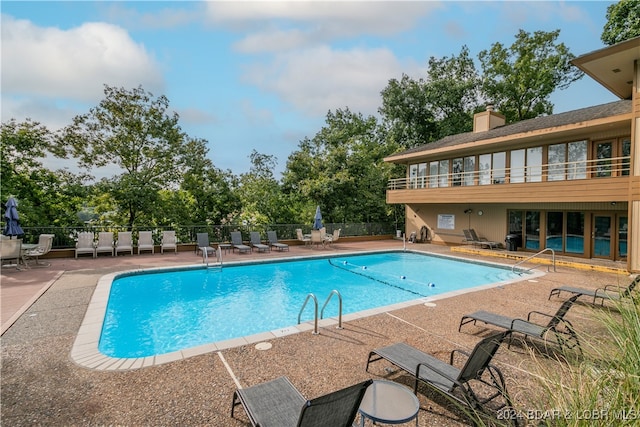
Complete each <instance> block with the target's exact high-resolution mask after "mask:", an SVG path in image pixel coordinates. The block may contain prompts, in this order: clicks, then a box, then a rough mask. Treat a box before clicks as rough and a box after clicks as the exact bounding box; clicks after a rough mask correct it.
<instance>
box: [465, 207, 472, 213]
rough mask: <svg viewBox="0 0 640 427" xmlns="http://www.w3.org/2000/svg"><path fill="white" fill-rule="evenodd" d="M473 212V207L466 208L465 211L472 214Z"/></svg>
mask: <svg viewBox="0 0 640 427" xmlns="http://www.w3.org/2000/svg"><path fill="white" fill-rule="evenodd" d="M471 212H473V209H471V208H469V209H465V210H464V213H466V214H470V213H471Z"/></svg>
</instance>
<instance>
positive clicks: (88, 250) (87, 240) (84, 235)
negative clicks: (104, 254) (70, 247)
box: [76, 231, 96, 258]
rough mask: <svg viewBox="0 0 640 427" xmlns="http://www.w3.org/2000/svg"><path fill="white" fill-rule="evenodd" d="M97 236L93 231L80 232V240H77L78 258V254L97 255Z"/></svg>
mask: <svg viewBox="0 0 640 427" xmlns="http://www.w3.org/2000/svg"><path fill="white" fill-rule="evenodd" d="M94 238H95V236H94V234H93V232H91V231H82V232H80V233H78V240H77V241H76V258H78V254H92V255H93V257H94V258H95V257H96V245H95V242H94V241H93V239H94Z"/></svg>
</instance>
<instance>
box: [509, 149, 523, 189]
mask: <svg viewBox="0 0 640 427" xmlns="http://www.w3.org/2000/svg"><path fill="white" fill-rule="evenodd" d="M524 153H525V151H524V150H514V151H512V152H511V155H510V157H511V159H510V161H509V162H510V168H509V182H513V183H518V182H524Z"/></svg>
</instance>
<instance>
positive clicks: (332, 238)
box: [325, 228, 341, 246]
mask: <svg viewBox="0 0 640 427" xmlns="http://www.w3.org/2000/svg"><path fill="white" fill-rule="evenodd" d="M340 231H341V229H340V228H337V229H335V230H333V234H327V236H326V237H325V241H326V242H327V243H328V244H329V246H331V244H332V243H335V242H337V241H338V239H340Z"/></svg>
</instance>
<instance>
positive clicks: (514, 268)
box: [511, 248, 556, 273]
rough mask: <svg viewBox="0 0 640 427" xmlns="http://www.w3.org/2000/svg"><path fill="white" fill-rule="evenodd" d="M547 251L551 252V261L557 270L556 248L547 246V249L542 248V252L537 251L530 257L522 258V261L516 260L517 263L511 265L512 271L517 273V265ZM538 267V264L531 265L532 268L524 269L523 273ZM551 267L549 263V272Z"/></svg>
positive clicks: (554, 269)
mask: <svg viewBox="0 0 640 427" xmlns="http://www.w3.org/2000/svg"><path fill="white" fill-rule="evenodd" d="M545 252H551V262H552V265H553V271H554V272H555V271H556V251H554V250H553V249H551V248H545V249H543V250H541V251H540V252H537V253H535V254H533V255H531V256H530V257H528V258H525V259H522V260H520V261H518V262H516V263H515V264H513V267H511V272H512V273H515V272H516V267H517V266H519V265H520V264H523V263H525V262H527V261H529V260H530V259H533V258H535V257H537V256H538V255H542V254H543V253H545ZM536 267H537V266H535V267H531V268H530V269H528V270H524V271H523V273H528V272H529V271H531V270H533V269H534V268H536ZM550 267H551V266H550V265H549V264H547V272H550V271H551V269H550Z"/></svg>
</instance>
